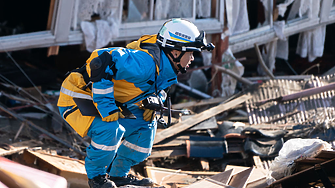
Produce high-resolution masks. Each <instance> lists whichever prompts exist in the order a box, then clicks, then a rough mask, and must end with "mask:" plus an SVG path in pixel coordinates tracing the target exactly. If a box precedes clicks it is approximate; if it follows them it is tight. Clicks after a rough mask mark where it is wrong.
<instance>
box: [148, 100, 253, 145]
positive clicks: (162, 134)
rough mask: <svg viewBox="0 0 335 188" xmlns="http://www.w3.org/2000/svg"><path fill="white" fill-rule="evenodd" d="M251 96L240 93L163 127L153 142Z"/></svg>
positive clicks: (178, 131) (242, 101)
mask: <svg viewBox="0 0 335 188" xmlns="http://www.w3.org/2000/svg"><path fill="white" fill-rule="evenodd" d="M250 98H251V96H248V95H242V96H240V97H238V98H237V99H234V100H232V101H229V102H227V103H224V104H220V105H218V106H215V107H213V108H210V109H208V110H206V111H203V112H201V113H199V114H196V115H195V116H194V118H189V119H186V120H185V121H182V122H179V123H177V124H174V125H172V126H171V127H169V128H167V129H164V130H163V131H161V132H159V133H157V134H156V138H155V141H154V144H156V143H159V142H161V141H163V140H164V139H166V138H169V137H171V136H173V135H176V134H178V133H180V132H182V131H184V130H186V129H188V128H190V127H192V126H194V125H196V124H198V123H200V122H202V121H204V120H206V119H209V118H211V117H213V116H215V115H217V114H220V113H222V112H224V111H226V110H229V109H231V108H233V107H235V106H236V105H239V104H241V103H244V102H245V101H246V100H248V99H250Z"/></svg>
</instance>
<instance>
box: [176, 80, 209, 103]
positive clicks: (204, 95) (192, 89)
mask: <svg viewBox="0 0 335 188" xmlns="http://www.w3.org/2000/svg"><path fill="white" fill-rule="evenodd" d="M177 86H179V87H181V88H183V89H186V90H187V91H190V92H192V93H194V94H196V95H198V96H200V97H202V98H205V99H211V98H213V97H212V96H210V95H207V94H206V93H203V92H201V91H199V90H197V89H194V88H191V87H190V86H187V85H185V84H183V83H180V82H178V83H177Z"/></svg>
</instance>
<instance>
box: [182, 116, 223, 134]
mask: <svg viewBox="0 0 335 188" xmlns="http://www.w3.org/2000/svg"><path fill="white" fill-rule="evenodd" d="M194 116H195V115H186V116H181V121H185V120H186V119H188V118H194ZM217 128H218V124H217V122H216V118H215V117H211V118H209V119H206V120H204V121H202V122H200V123H198V124H196V125H195V126H193V127H192V128H190V129H189V130H190V131H196V130H206V129H217Z"/></svg>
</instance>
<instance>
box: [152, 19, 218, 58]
mask: <svg viewBox="0 0 335 188" xmlns="http://www.w3.org/2000/svg"><path fill="white" fill-rule="evenodd" d="M157 43H158V44H159V45H160V46H162V47H166V48H170V49H175V50H179V51H186V52H189V51H201V50H204V49H206V50H208V51H210V50H213V49H214V45H213V44H212V43H210V44H207V42H206V38H205V32H204V31H201V32H199V30H198V28H197V27H196V26H195V25H194V24H193V23H192V22H190V21H188V20H185V19H181V18H175V19H171V20H168V21H167V22H165V23H164V24H163V26H162V28H161V29H160V30H159V33H158V35H157Z"/></svg>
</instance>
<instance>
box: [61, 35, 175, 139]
mask: <svg viewBox="0 0 335 188" xmlns="http://www.w3.org/2000/svg"><path fill="white" fill-rule="evenodd" d="M105 51H106V52H108V53H109V54H110V55H111V58H112V61H113V66H108V67H107V68H106V70H105V73H107V74H108V75H109V76H108V77H106V78H102V79H101V80H100V81H98V82H94V83H93V84H92V90H91V88H87V89H85V90H82V89H81V88H82V87H83V86H84V85H85V84H87V83H86V82H85V81H84V77H83V76H82V75H81V74H80V73H78V72H72V73H71V74H70V75H69V76H68V77H67V78H66V79H65V80H64V82H63V84H62V88H61V92H60V96H59V100H58V106H60V107H68V106H73V108H72V109H74V108H75V107H76V104H75V103H74V101H73V99H72V98H84V99H89V100H92V102H93V103H94V105H95V106H96V108H97V110H98V111H99V113H100V116H101V118H104V117H107V116H108V115H110V114H112V113H113V112H115V111H117V110H118V107H117V106H116V103H115V101H118V102H121V103H124V104H135V103H138V102H140V101H141V100H143V99H145V98H147V97H148V96H150V95H152V94H154V93H156V90H157V91H158V92H159V91H160V90H163V89H166V88H167V87H169V86H171V85H173V84H175V83H177V75H176V71H175V69H174V67H173V66H172V64H171V62H170V60H169V59H168V57H167V56H166V55H165V54H164V52H163V51H162V50H160V48H159V46H158V45H157V44H156V35H145V36H142V37H141V38H140V39H139V40H138V41H134V42H132V43H130V44H128V45H127V47H126V48H122V47H115V48H104V49H97V50H95V51H94V52H92V54H91V56H90V58H89V59H88V60H87V61H86V71H87V74H88V76H91V70H90V62H91V61H92V60H93V59H94V58H96V57H98V56H99V55H101V54H102V53H103V52H105ZM73 111H74V110H73ZM67 118H69V115H68V114H67V117H66V118H64V119H65V120H67V122H68V123H69V124H70V125H71V126H72V127H73V128H74V129H75V130H76V131H77V132H78V133H79V134H80V135H81V136H85V135H86V133H87V130H88V128H89V125H90V124H91V122H92V121H93V119H92V118H94V117H92V118H87V119H89V120H88V121H86V122H77V121H78V118H75V119H76V120H73V121H74V122H71V120H68V119H67ZM78 124H81V125H78ZM83 124H85V126H83ZM79 127H80V128H79ZM83 127H85V128H83ZM79 129H80V130H79Z"/></svg>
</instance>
